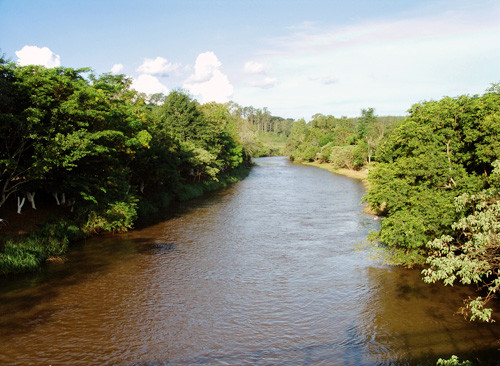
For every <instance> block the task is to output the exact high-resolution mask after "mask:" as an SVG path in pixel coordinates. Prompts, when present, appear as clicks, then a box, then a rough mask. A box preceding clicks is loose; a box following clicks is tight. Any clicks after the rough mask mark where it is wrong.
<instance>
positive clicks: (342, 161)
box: [329, 146, 356, 169]
mask: <svg viewBox="0 0 500 366" xmlns="http://www.w3.org/2000/svg"><path fill="white" fill-rule="evenodd" d="M355 148H356V146H332V148H331V153H330V157H329V161H330V163H332V164H333V165H334V166H335V167H336V168H347V169H354V167H355V166H356V165H355V162H354V160H355V155H354V149H355Z"/></svg>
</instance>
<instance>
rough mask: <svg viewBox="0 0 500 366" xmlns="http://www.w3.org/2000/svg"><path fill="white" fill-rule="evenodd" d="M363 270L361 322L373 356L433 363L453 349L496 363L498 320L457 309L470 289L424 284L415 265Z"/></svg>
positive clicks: (387, 360) (379, 359)
mask: <svg viewBox="0 0 500 366" xmlns="http://www.w3.org/2000/svg"><path fill="white" fill-rule="evenodd" d="M366 273H367V281H368V285H367V287H368V288H370V289H372V290H371V291H372V293H371V295H370V298H369V299H367V301H366V302H365V304H366V308H365V311H364V312H363V313H362V317H361V319H360V322H361V324H360V328H361V329H365V339H366V347H367V348H368V349H367V352H366V353H367V354H368V355H371V357H372V358H373V361H374V362H377V363H391V362H403V363H404V364H433V365H434V364H435V362H436V360H437V359H438V358H439V357H443V356H448V355H452V354H456V355H461V356H462V357H464V358H469V359H470V360H474V359H476V358H479V359H481V360H483V359H484V360H485V361H489V360H491V362H494V364H496V363H495V362H497V361H496V360H498V357H499V356H500V352H499V351H498V348H499V343H498V340H499V339H500V324H498V323H495V324H477V323H470V322H468V321H466V320H465V319H463V317H462V316H460V315H457V314H456V310H457V309H458V308H459V307H460V306H461V304H462V300H463V299H464V298H467V296H472V295H473V292H472V291H471V290H470V289H468V288H466V287H457V286H455V287H453V288H452V287H444V286H442V285H427V284H425V283H423V282H422V280H421V275H420V272H419V271H418V270H407V269H404V268H398V267H394V268H380V267H370V268H368V269H367V271H366Z"/></svg>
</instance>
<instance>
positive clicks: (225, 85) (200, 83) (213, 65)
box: [184, 52, 233, 103]
mask: <svg viewBox="0 0 500 366" xmlns="http://www.w3.org/2000/svg"><path fill="white" fill-rule="evenodd" d="M221 66H222V63H221V62H220V61H219V59H218V58H217V56H216V55H215V54H214V53H213V52H204V53H201V54H199V55H198V57H197V58H196V62H195V65H194V74H192V75H191V76H190V77H189V78H188V79H187V80H186V81H185V83H184V88H186V89H187V90H189V92H190V93H191V94H193V95H195V96H199V97H201V103H207V102H218V103H225V102H228V101H229V100H230V98H231V96H232V95H233V86H232V85H231V83H230V82H229V79H228V77H227V76H226V75H225V74H223V73H222V72H221V71H220V70H219V68H220V67H221Z"/></svg>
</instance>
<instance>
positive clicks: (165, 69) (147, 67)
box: [137, 57, 182, 76]
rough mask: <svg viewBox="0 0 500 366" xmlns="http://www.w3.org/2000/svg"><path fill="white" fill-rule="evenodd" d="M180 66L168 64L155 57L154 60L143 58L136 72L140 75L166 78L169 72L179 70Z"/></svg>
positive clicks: (178, 64)
mask: <svg viewBox="0 0 500 366" xmlns="http://www.w3.org/2000/svg"><path fill="white" fill-rule="evenodd" d="M181 66H182V65H181V64H180V63H172V62H169V61H168V60H167V59H165V58H163V57H157V58H155V59H151V58H145V59H144V62H143V63H142V65H141V66H139V68H138V69H137V71H138V72H139V73H141V74H149V75H156V76H168V74H169V73H170V72H172V71H175V70H177V69H179V68H180V67H181Z"/></svg>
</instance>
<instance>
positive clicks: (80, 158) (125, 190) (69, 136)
mask: <svg viewBox="0 0 500 366" xmlns="http://www.w3.org/2000/svg"><path fill="white" fill-rule="evenodd" d="M130 86H131V80H130V79H129V78H127V77H125V76H124V75H113V74H103V75H95V74H94V73H93V72H92V71H91V70H90V69H78V70H75V69H71V68H64V67H58V68H45V67H43V66H18V65H16V64H14V63H12V62H9V61H8V60H6V59H5V57H3V58H2V59H1V60H0V141H1V142H2V143H1V145H0V213H1V215H0V218H1V220H2V223H3V224H4V225H3V226H2V228H3V229H5V227H6V225H8V223H7V222H4V219H5V217H6V216H5V215H8V214H11V213H12V212H16V211H17V213H18V214H22V212H23V207H24V208H26V206H25V205H30V206H31V207H32V208H33V209H36V205H37V203H39V202H44V203H46V202H49V206H50V205H51V206H54V207H56V208H57V209H58V210H59V211H61V210H62V212H63V214H62V216H63V217H64V218H63V219H59V220H56V221H53V222H50V221H49V222H48V223H47V224H46V225H43V226H42V228H40V230H38V231H36V232H33V233H31V234H30V235H28V236H27V237H22V238H19V237H15V238H10V237H8V236H6V235H2V239H1V242H2V243H0V244H1V245H2V247H1V251H0V272H3V273H11V272H22V271H28V270H32V269H34V268H39V266H40V264H41V263H43V262H44V261H45V260H46V259H47V258H49V257H51V256H57V255H60V254H62V253H63V252H64V251H65V250H66V248H67V244H68V242H69V241H71V240H74V239H78V238H81V237H84V236H88V235H91V234H95V233H99V232H102V231H113V232H116V231H126V230H128V229H130V228H132V226H133V225H134V222H135V221H136V219H137V217H138V216H145V215H150V214H153V213H155V212H157V211H158V210H159V209H162V208H165V207H167V206H168V205H169V204H170V202H171V201H173V200H184V199H188V198H191V197H195V196H198V195H200V194H202V193H203V192H204V191H207V190H212V189H216V188H218V187H220V186H224V185H226V184H227V183H228V182H232V181H235V180H237V179H239V178H241V177H242V176H244V175H245V174H246V169H245V167H246V166H248V165H249V164H250V159H251V157H252V156H262V155H269V154H272V153H276V152H277V150H276V148H274V146H277V145H279V144H276V143H275V141H278V142H280V141H281V143H282V145H284V141H285V139H286V136H287V133H289V130H290V128H291V123H292V122H291V121H290V120H284V119H282V118H279V117H273V116H271V114H270V113H269V111H268V110H267V109H264V110H260V109H254V108H252V107H241V106H238V105H236V104H234V103H231V104H217V103H207V104H203V105H200V104H199V103H198V102H197V101H196V100H194V99H193V98H192V97H191V96H189V95H188V94H187V93H186V92H184V91H182V90H175V91H172V92H171V93H170V94H168V95H162V94H156V95H153V96H149V97H148V96H146V95H141V94H139V93H137V92H136V91H135V90H133V89H131V87H130ZM60 216H61V215H60Z"/></svg>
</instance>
